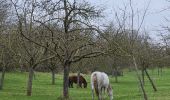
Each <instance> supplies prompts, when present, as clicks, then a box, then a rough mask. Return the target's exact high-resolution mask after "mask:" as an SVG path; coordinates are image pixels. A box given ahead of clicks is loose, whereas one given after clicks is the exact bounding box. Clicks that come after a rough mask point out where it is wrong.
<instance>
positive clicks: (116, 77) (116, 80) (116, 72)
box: [115, 67, 118, 83]
mask: <svg viewBox="0 0 170 100" xmlns="http://www.w3.org/2000/svg"><path fill="white" fill-rule="evenodd" d="M115 82H116V83H118V70H117V67H115Z"/></svg>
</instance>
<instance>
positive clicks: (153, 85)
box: [145, 69, 157, 91]
mask: <svg viewBox="0 0 170 100" xmlns="http://www.w3.org/2000/svg"><path fill="white" fill-rule="evenodd" d="M145 73H146V75H147V77H148V79H149V81H150V83H151V85H152V87H153V89H154V91H157V89H156V86H155V84H154V82H153V81H152V79H151V77H150V76H149V73H148V72H147V70H146V69H145Z"/></svg>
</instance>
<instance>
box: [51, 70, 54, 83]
mask: <svg viewBox="0 0 170 100" xmlns="http://www.w3.org/2000/svg"><path fill="white" fill-rule="evenodd" d="M51 74H52V85H55V71H54V70H51Z"/></svg>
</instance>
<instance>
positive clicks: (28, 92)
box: [27, 67, 34, 96]
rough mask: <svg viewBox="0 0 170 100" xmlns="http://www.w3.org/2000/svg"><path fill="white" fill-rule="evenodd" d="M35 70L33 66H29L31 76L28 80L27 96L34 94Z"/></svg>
mask: <svg viewBox="0 0 170 100" xmlns="http://www.w3.org/2000/svg"><path fill="white" fill-rule="evenodd" d="M33 75H34V70H33V68H32V67H31V68H29V76H28V82H27V96H31V94H32V80H33Z"/></svg>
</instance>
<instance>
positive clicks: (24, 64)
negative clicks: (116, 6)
mask: <svg viewBox="0 0 170 100" xmlns="http://www.w3.org/2000/svg"><path fill="white" fill-rule="evenodd" d="M131 4H132V3H131V0H130V4H129V8H130V9H131V12H130V16H131V17H130V18H129V19H130V21H129V19H128V16H129V15H128V14H127V12H128V11H126V7H125V8H124V10H121V11H122V12H121V13H118V12H115V15H114V17H115V19H116V22H110V23H108V25H107V26H105V27H102V28H100V27H101V26H98V25H96V24H95V22H96V21H98V20H101V19H103V17H104V15H103V13H102V12H103V9H98V8H97V7H95V6H92V5H90V4H89V3H88V2H81V1H80V2H79V1H76V0H73V1H69V0H58V1H53V0H41V1H38V0H10V1H9V0H1V1H0V71H1V76H0V89H2V88H3V83H4V82H3V80H4V78H5V72H6V71H18V70H19V71H21V72H25V71H26V72H28V74H29V75H28V82H27V95H28V96H31V94H32V81H33V78H34V76H35V71H42V72H51V73H52V84H55V73H57V72H61V71H63V73H64V75H63V97H64V98H68V97H69V89H68V84H67V83H68V76H69V73H70V72H78V73H90V72H92V71H95V70H101V71H105V72H107V73H108V74H110V75H113V76H115V81H116V82H118V78H117V76H118V74H119V72H121V71H122V70H123V69H129V70H135V71H136V72H137V75H138V73H139V71H141V73H142V74H139V75H141V76H142V77H141V76H139V77H138V78H139V82H140V83H141V87H142V86H143V84H144V75H147V76H148V78H149V79H150V82H151V84H152V86H153V89H154V90H155V91H156V90H157V89H156V87H155V85H154V83H153V81H152V79H151V77H150V76H149V74H148V73H147V69H148V68H150V69H153V68H158V74H160V73H161V72H162V68H163V67H168V66H169V57H170V56H169V50H170V48H169V33H168V32H169V31H167V33H168V34H167V35H164V34H161V37H162V41H160V43H158V44H157V43H155V42H153V41H152V39H151V38H150V36H149V33H147V31H144V30H141V26H140V25H139V27H138V28H134V19H135V18H134V14H135V13H134V8H133V6H132V5H131ZM147 10H148V9H147V8H146V10H145V11H144V13H143V14H142V15H140V16H142V18H141V25H142V22H143V20H144V17H145V14H146V11H147ZM118 14H120V15H118ZM120 16H121V17H120ZM127 23H128V24H127ZM129 23H130V27H129ZM165 28H166V29H167V30H168V29H169V28H168V27H165ZM133 58H135V59H133ZM136 65H137V66H136ZM133 66H135V67H133ZM144 94H145V92H144ZM145 99H146V98H145Z"/></svg>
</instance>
